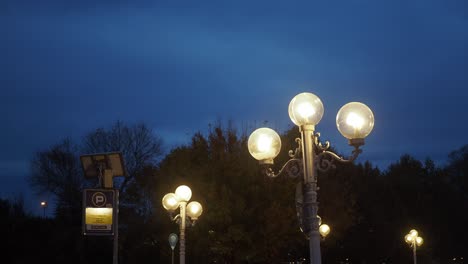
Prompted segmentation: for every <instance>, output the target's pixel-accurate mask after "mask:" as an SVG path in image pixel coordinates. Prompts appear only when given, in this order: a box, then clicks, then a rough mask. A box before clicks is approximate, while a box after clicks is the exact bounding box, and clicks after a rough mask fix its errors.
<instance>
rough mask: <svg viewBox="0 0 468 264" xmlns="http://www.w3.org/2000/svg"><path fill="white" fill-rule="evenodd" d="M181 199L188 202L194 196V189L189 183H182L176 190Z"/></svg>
mask: <svg viewBox="0 0 468 264" xmlns="http://www.w3.org/2000/svg"><path fill="white" fill-rule="evenodd" d="M175 194H176V196H177V197H178V198H179V200H180V201H184V202H188V201H189V200H190V198H192V190H190V188H189V187H188V186H187V185H181V186H179V187H177V189H176V190H175Z"/></svg>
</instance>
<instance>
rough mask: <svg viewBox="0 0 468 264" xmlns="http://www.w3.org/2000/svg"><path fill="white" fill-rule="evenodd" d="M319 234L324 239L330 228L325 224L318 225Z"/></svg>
mask: <svg viewBox="0 0 468 264" xmlns="http://www.w3.org/2000/svg"><path fill="white" fill-rule="evenodd" d="M319 233H320V235H322V236H323V237H326V236H327V235H328V234H329V233H330V227H329V226H328V225H327V224H323V225H320V227H319Z"/></svg>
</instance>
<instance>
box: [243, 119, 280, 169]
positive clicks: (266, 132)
mask: <svg viewBox="0 0 468 264" xmlns="http://www.w3.org/2000/svg"><path fill="white" fill-rule="evenodd" d="M247 145H248V148H249V152H250V154H251V155H252V156H253V157H254V158H255V159H257V160H260V161H271V162H272V160H273V159H274V158H275V157H276V156H278V153H279V152H280V150H281V139H280V136H279V135H278V133H276V132H275V131H274V130H273V129H271V128H267V127H262V128H259V129H257V130H255V131H254V132H252V134H250V136H249V140H248V142H247Z"/></svg>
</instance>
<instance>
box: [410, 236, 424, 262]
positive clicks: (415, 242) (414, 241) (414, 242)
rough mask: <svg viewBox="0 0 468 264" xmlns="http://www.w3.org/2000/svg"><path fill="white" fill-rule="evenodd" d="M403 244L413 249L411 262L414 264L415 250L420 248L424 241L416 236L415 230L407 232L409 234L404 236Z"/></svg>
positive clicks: (415, 260)
mask: <svg viewBox="0 0 468 264" xmlns="http://www.w3.org/2000/svg"><path fill="white" fill-rule="evenodd" d="M405 242H406V243H408V245H410V247H412V248H413V261H414V264H416V263H417V259H416V248H417V247H420V246H421V245H422V244H423V242H424V240H423V238H422V237H420V236H418V231H416V229H411V231H409V233H408V234H407V235H406V236H405Z"/></svg>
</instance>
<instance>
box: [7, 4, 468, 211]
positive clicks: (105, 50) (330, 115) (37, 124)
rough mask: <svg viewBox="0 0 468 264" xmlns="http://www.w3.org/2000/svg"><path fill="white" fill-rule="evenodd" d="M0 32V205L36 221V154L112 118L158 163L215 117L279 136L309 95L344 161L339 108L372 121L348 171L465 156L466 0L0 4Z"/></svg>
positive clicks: (467, 82) (345, 149)
mask: <svg viewBox="0 0 468 264" xmlns="http://www.w3.org/2000/svg"><path fill="white" fill-rule="evenodd" d="M0 32H1V35H2V41H0V52H1V59H0V89H1V92H0V124H1V130H0V197H2V198H11V197H15V195H17V194H19V193H21V192H24V195H25V198H26V201H25V202H26V206H27V209H29V210H31V211H32V212H35V213H37V211H38V210H39V209H40V208H39V200H40V199H42V198H43V197H36V196H34V195H33V194H32V192H31V190H30V189H29V187H28V186H27V183H26V181H25V178H26V176H27V175H28V173H29V162H30V159H31V158H32V156H33V154H34V152H35V151H38V150H44V149H46V148H48V147H50V146H51V145H52V144H54V143H58V142H59V141H60V140H61V139H63V138H65V137H71V138H73V139H75V140H76V141H79V140H80V139H81V138H82V137H83V136H84V135H85V134H86V133H87V132H90V131H92V130H93V129H96V128H98V127H109V126H110V125H111V124H112V123H114V122H115V121H116V120H122V121H124V122H127V123H135V122H140V121H141V122H145V123H147V124H148V125H149V126H150V127H151V128H152V129H153V130H154V131H155V133H157V134H158V135H160V136H161V137H162V138H163V140H164V142H165V146H166V151H169V150H170V149H171V148H172V147H174V146H177V145H180V144H184V143H186V142H189V140H190V137H191V136H192V135H193V133H195V132H197V131H202V132H203V131H206V130H207V128H208V124H210V123H211V124H213V123H215V122H216V121H217V120H222V121H224V122H227V121H228V120H232V121H234V123H235V124H236V125H237V127H238V130H239V132H242V130H245V131H247V133H250V131H253V130H254V129H255V128H257V127H259V126H261V124H263V123H264V121H268V125H269V126H270V127H272V128H275V129H277V130H278V131H280V132H282V131H285V130H286V129H288V128H290V127H292V125H293V124H292V122H291V121H290V119H289V116H288V111H287V108H288V104H289V101H290V100H291V99H292V97H294V96H295V95H296V94H298V93H300V92H305V91H307V92H312V93H314V94H316V95H317V96H319V97H320V98H321V99H322V102H323V104H324V107H325V113H324V116H323V119H322V121H321V122H320V123H319V124H318V125H317V127H316V128H317V131H319V132H321V134H322V138H323V139H325V140H330V141H331V143H332V146H334V147H336V148H337V149H338V151H339V152H340V153H343V154H348V153H349V152H350V150H351V149H350V147H348V146H347V141H346V140H345V139H344V138H343V137H341V135H340V134H339V132H338V130H337V129H336V126H335V117H336V113H337V111H338V109H339V108H340V107H341V106H342V105H344V104H345V103H347V102H350V101H360V102H363V103H365V104H367V105H368V106H369V107H370V108H371V109H372V110H373V112H374V115H375V127H374V131H373V132H372V133H371V134H370V136H369V137H368V139H367V140H366V145H365V146H364V153H363V155H362V156H361V157H360V158H359V159H358V162H363V161H365V160H369V161H371V162H372V163H373V164H374V165H377V166H379V167H380V168H382V169H385V168H386V167H387V166H388V164H390V163H391V162H395V161H397V160H398V159H399V157H400V156H401V155H402V154H404V153H408V154H411V155H413V156H414V157H416V158H418V159H420V160H424V159H425V158H427V157H430V158H432V159H433V160H435V161H436V164H437V165H444V164H445V162H446V159H447V155H448V153H449V152H451V151H453V150H456V149H458V148H460V147H461V146H463V145H464V144H467V143H468V140H466V131H467V130H468V122H467V121H468V118H467V117H466V114H467V110H466V106H467V99H468V2H467V1H464V0H458V1H457V0H450V1H447V0H392V1H378V0H354V1H353V0H345V1H312V0H308V1H272V0H268V1H263V0H262V1H253V0H249V1H241V0H236V1H220V0H214V1H157V0H154V1H143V0H132V1H130V0H129V1H124V0H113V1H112V0H79V1H65V0H64V1H59V0H55V1H54V0H40V1H37V0H3V1H1V3H0ZM283 151H287V150H283Z"/></svg>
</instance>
